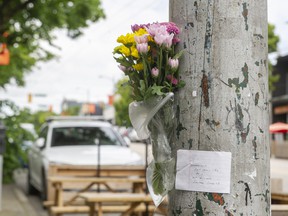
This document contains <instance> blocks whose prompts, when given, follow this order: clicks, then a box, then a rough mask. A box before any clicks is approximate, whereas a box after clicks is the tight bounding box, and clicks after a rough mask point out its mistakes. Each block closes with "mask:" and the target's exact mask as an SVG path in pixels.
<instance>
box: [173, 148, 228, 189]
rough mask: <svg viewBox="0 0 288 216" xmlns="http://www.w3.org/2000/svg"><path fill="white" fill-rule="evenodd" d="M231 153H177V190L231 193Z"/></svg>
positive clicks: (184, 151) (183, 151)
mask: <svg viewBox="0 0 288 216" xmlns="http://www.w3.org/2000/svg"><path fill="white" fill-rule="evenodd" d="M230 178H231V152H216V151H195V150H178V151H177V172H176V183H175V184H176V185H175V188H176V189H177V190H188V191H201V192H211V193H230V183H231V179H230Z"/></svg>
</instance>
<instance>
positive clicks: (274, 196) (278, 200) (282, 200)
mask: <svg viewBox="0 0 288 216" xmlns="http://www.w3.org/2000/svg"><path fill="white" fill-rule="evenodd" d="M271 201H272V204H287V203H288V194H285V193H271Z"/></svg>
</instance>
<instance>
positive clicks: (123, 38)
mask: <svg viewBox="0 0 288 216" xmlns="http://www.w3.org/2000/svg"><path fill="white" fill-rule="evenodd" d="M134 36H135V34H133V33H128V34H126V35H125V36H124V35H121V36H119V37H118V38H117V42H118V43H122V44H124V45H126V44H128V43H135V39H134Z"/></svg>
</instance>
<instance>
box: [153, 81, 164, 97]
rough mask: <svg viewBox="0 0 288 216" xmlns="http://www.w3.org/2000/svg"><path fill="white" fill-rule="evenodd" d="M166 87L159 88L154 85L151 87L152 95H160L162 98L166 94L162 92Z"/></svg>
mask: <svg viewBox="0 0 288 216" xmlns="http://www.w3.org/2000/svg"><path fill="white" fill-rule="evenodd" d="M163 88H164V87H163V86H157V85H156V84H154V85H153V86H152V87H151V89H152V94H154V95H159V96H161V95H163V94H164V93H163V92H162V89H163Z"/></svg>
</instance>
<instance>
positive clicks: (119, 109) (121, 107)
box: [114, 78, 133, 127]
mask: <svg viewBox="0 0 288 216" xmlns="http://www.w3.org/2000/svg"><path fill="white" fill-rule="evenodd" d="M127 81H128V80H127V78H123V79H121V80H119V81H118V82H117V84H116V94H117V95H119V99H118V100H115V102H114V108H115V120H116V125H119V126H126V127H131V122H130V119H129V114H128V107H129V104H130V103H131V102H132V101H133V99H132V97H131V87H130V86H129V85H127V84H125V83H127Z"/></svg>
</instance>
